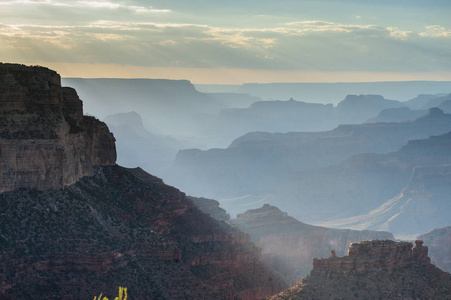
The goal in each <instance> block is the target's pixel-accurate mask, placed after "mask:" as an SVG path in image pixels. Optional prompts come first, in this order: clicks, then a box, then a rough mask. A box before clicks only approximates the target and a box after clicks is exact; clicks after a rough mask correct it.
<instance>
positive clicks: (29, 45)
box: [0, 0, 451, 72]
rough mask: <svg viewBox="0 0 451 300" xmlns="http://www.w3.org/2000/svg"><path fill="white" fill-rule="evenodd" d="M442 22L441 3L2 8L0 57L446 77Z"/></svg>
mask: <svg viewBox="0 0 451 300" xmlns="http://www.w3.org/2000/svg"><path fill="white" fill-rule="evenodd" d="M374 2H377V3H374ZM392 2H396V4H393V3H392ZM450 13H451V1H446V0H443V1H441V0H436V1H434V0H432V1H418V0H410V1H402V0H400V1H384V0H383V1H365V0H363V1H351V0H348V1H344V0H343V1H318V0H316V1H300V0H296V1H294V0H293V1H288V0H285V1H268V0H266V1H265V0H259V1H254V0H247V1H235V0H232V1H203V0H193V1H184V0H177V1H163V0H156V1H126V0H122V1H113V0H111V1H67V0H34V1H33V0H20V1H18V0H10V1H8V0H7V1H0V57H1V61H3V62H21V63H26V64H45V63H89V64H118V65H124V66H128V65H131V66H144V67H177V68H241V69H265V70H289V71H296V70H299V71H325V72H328V71H333V72H350V71H351V72H354V71H356V72H440V71H441V72H449V71H451V21H450V18H449V15H450Z"/></svg>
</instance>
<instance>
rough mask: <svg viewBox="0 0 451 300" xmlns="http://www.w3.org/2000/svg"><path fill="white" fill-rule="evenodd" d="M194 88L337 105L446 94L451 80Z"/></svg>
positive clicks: (247, 84)
mask: <svg viewBox="0 0 451 300" xmlns="http://www.w3.org/2000/svg"><path fill="white" fill-rule="evenodd" d="M195 87H196V89H198V90H199V91H201V92H207V91H208V92H210V93H212V92H217V91H221V92H234V93H248V94H252V95H254V96H257V97H260V98H262V99H264V100H269V99H289V98H295V99H297V100H299V101H307V102H315V103H333V104H337V103H338V102H339V101H340V100H341V99H343V98H344V97H345V96H346V95H349V94H381V95H384V96H385V97H387V98H389V99H396V100H402V101H406V100H409V99H412V98H414V97H416V96H417V95H419V94H436V93H449V92H450V91H451V81H383V82H336V83H320V82H319V83H246V84H243V85H208V84H196V85H195Z"/></svg>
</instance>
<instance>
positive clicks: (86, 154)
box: [0, 64, 286, 300]
mask: <svg viewBox="0 0 451 300" xmlns="http://www.w3.org/2000/svg"><path fill="white" fill-rule="evenodd" d="M115 162H116V151H115V140H114V137H113V135H112V134H111V133H110V132H109V130H108V128H107V126H106V125H105V124H104V123H102V122H100V121H98V120H97V119H95V118H94V117H89V116H83V111H82V102H81V100H80V99H79V98H78V96H77V93H76V92H75V90H73V89H71V88H64V87H61V84H60V76H59V75H58V74H57V73H56V72H54V71H52V70H49V69H47V68H44V67H37V66H35V67H26V66H23V65H15V64H0V207H1V208H2V210H1V211H0V220H1V222H0V299H15V300H17V299H19V300H20V299H69V300H70V299H93V297H94V296H96V295H99V294H100V293H103V295H105V296H107V297H113V298H114V296H115V295H117V289H118V287H119V286H123V287H127V288H128V295H129V299H261V298H265V297H268V296H271V295H273V294H275V293H277V292H279V291H281V290H282V289H283V288H286V286H284V285H283V284H282V283H281V281H280V280H279V279H278V277H277V276H275V275H274V274H272V273H271V272H270V271H268V269H267V268H266V267H265V266H264V265H263V264H262V262H261V252H260V249H258V248H257V247H256V246H255V245H253V244H252V243H251V241H250V238H249V236H248V235H247V234H244V233H242V232H240V231H239V230H237V229H234V228H232V227H231V226H229V225H227V224H226V223H225V222H223V221H219V220H215V219H213V218H211V217H209V216H208V215H206V214H204V213H202V212H201V211H200V210H198V209H197V208H196V207H195V205H194V203H193V201H192V200H191V199H188V198H187V197H186V195H185V194H184V193H182V192H180V191H179V190H177V189H175V188H173V187H170V186H168V185H165V184H164V183H163V181H162V180H161V179H159V178H156V177H154V176H152V175H150V174H147V173H146V172H144V171H143V170H141V169H139V168H137V169H126V168H123V167H120V166H117V165H116V163H115Z"/></svg>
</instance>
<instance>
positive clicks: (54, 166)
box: [0, 64, 116, 192]
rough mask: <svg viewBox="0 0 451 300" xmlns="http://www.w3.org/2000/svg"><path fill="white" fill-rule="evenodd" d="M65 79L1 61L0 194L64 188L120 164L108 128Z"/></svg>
mask: <svg viewBox="0 0 451 300" xmlns="http://www.w3.org/2000/svg"><path fill="white" fill-rule="evenodd" d="M60 82H61V79H60V76H59V75H58V74H57V73H56V72H54V71H52V70H49V69H46V68H43V67H26V66H22V65H13V64H0V116H1V120H0V192H4V191H11V190H15V189H18V188H22V187H32V188H37V189H52V188H62V187H64V186H66V185H70V184H73V183H75V182H76V181H77V180H78V179H79V178H81V177H83V176H87V175H92V174H93V167H94V166H98V165H114V164H115V163H116V149H115V144H114V137H113V135H112V134H111V133H110V132H109V130H108V127H107V126H106V125H105V124H104V123H102V122H100V121H98V120H97V119H95V118H93V117H86V116H83V110H82V101H81V100H80V99H79V98H78V96H77V93H76V92H75V90H73V89H71V88H62V87H61V83H60Z"/></svg>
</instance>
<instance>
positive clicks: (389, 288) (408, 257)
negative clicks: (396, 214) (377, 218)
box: [272, 240, 451, 299]
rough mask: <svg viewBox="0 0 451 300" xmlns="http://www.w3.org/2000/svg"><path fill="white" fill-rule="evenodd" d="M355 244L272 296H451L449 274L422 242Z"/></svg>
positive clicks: (321, 261) (319, 262)
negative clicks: (434, 261) (439, 267)
mask: <svg viewBox="0 0 451 300" xmlns="http://www.w3.org/2000/svg"><path fill="white" fill-rule="evenodd" d="M415 244H416V245H415V247H413V248H412V243H411V242H394V241H390V240H373V241H365V242H361V243H353V244H351V246H350V247H349V251H348V255H346V256H343V257H338V256H335V255H334V253H331V256H330V257H329V258H323V259H314V260H313V269H312V271H311V272H310V276H308V277H306V278H304V279H303V280H302V283H300V284H299V285H296V286H294V287H292V288H290V289H289V290H287V291H284V292H282V293H280V294H279V295H277V296H274V297H273V298H272V299H449V298H450V297H451V274H449V273H446V272H444V271H442V270H440V269H438V268H437V267H435V266H434V265H432V264H431V263H430V259H429V257H428V256H427V255H428V247H426V246H423V241H421V240H416V241H415Z"/></svg>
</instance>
